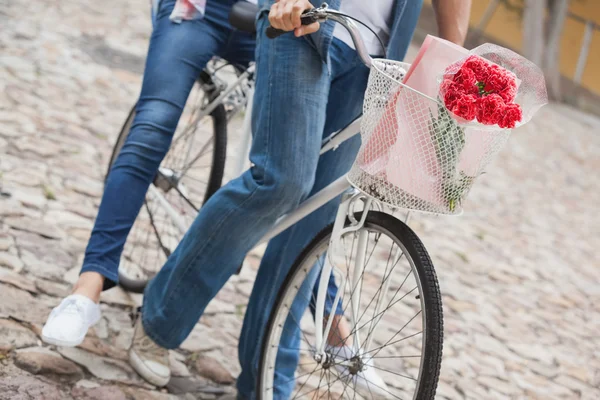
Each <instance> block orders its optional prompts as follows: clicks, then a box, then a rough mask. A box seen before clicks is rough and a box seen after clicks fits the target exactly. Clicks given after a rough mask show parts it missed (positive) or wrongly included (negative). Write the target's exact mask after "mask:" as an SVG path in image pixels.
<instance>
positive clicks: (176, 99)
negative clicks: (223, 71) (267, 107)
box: [81, 0, 255, 289]
mask: <svg viewBox="0 0 600 400" xmlns="http://www.w3.org/2000/svg"><path fill="white" fill-rule="evenodd" d="M233 3H235V0H218V1H217V0H209V1H208V2H207V8H206V14H205V18H204V19H202V20H199V21H185V22H184V23H181V24H175V23H172V22H171V21H169V15H170V14H171V11H172V10H173V7H174V5H175V0H162V1H161V3H160V6H159V8H158V10H156V15H155V26H154V30H153V32H152V36H151V38H150V46H149V49H148V56H147V59H146V68H145V72H144V79H143V83H142V91H141V94H140V97H139V100H138V102H137V108H136V116H135V119H134V121H133V124H132V127H131V131H130V133H129V136H128V137H127V140H126V142H125V144H124V146H123V149H122V151H121V153H120V154H119V156H118V157H117V159H116V161H115V163H114V165H113V167H112V169H111V172H110V174H109V175H108V179H107V181H106V186H105V190H104V194H103V196H102V202H101V203H100V209H99V211H98V215H97V217H96V222H95V224H94V228H93V230H92V235H91V237H90V240H89V243H88V246H87V249H86V252H85V258H84V262H83V267H82V269H81V272H87V271H94V272H98V273H100V274H102V275H103V276H104V277H105V278H106V281H105V282H106V283H105V289H107V288H110V287H112V286H114V285H115V284H116V282H117V280H118V273H117V271H118V266H119V260H120V258H121V253H122V251H123V246H124V244H125V240H126V239H127V235H128V234H129V231H130V230H131V227H132V225H133V222H134V221H135V219H136V217H137V214H138V212H139V210H140V208H141V206H142V204H143V202H144V197H145V195H146V191H147V190H148V186H149V185H150V183H151V182H152V180H153V179H154V176H155V175H156V171H157V169H158V166H159V165H160V163H161V161H162V159H163V157H164V156H165V154H166V153H167V151H168V149H169V146H170V144H171V139H172V137H173V134H174V132H175V128H176V127H177V122H178V121H179V118H180V116H181V113H182V111H183V107H184V105H185V103H186V101H187V98H188V95H189V93H190V90H191V88H192V86H193V84H194V82H195V80H196V78H197V77H198V76H199V75H200V72H201V71H202V69H203V68H204V67H205V66H206V63H207V62H208V61H209V60H210V59H211V58H212V57H213V56H214V55H218V56H221V57H223V58H226V59H227V60H229V61H230V62H232V63H239V64H242V65H245V64H247V63H248V62H250V61H252V60H253V59H254V50H255V40H254V38H253V36H252V35H250V34H247V33H244V32H239V31H236V30H232V29H231V27H229V24H228V22H227V18H228V15H229V9H230V8H231V5H232V4H233Z"/></svg>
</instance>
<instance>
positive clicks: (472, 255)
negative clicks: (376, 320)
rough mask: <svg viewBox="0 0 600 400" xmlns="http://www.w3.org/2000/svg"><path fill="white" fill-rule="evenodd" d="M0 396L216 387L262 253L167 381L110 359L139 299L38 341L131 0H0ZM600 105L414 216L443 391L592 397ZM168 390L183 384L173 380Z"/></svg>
mask: <svg viewBox="0 0 600 400" xmlns="http://www.w3.org/2000/svg"><path fill="white" fill-rule="evenodd" d="M0 26H1V28H0V93H1V94H0V191H1V192H2V195H1V198H0V294H1V297H0V399H48V400H50V399H72V398H73V399H136V400H137V399H172V398H173V399H174V398H214V397H216V396H218V395H220V394H221V393H229V392H231V390H232V389H231V383H232V382H233V377H234V376H236V374H237V373H238V372H239V366H238V364H237V361H236V360H237V356H236V351H237V350H236V342H237V339H238V336H239V328H240V326H241V321H242V314H243V309H244V305H245V304H246V302H247V297H248V294H249V291H250V288H251V282H252V279H253V276H254V273H255V272H254V271H255V269H256V266H257V264H258V259H259V255H260V252H255V253H252V254H250V255H249V257H248V258H247V260H246V268H244V272H243V273H242V275H241V276H239V277H236V278H234V279H232V281H231V282H230V283H228V284H227V286H226V287H225V289H224V290H223V291H222V292H221V293H220V294H219V296H218V297H217V299H216V300H215V301H214V302H213V303H212V304H211V305H210V306H209V309H208V311H207V313H206V315H205V316H204V317H203V319H202V320H201V321H200V323H199V324H198V325H197V327H196V329H195V330H194V331H193V332H192V335H191V336H190V338H189V339H188V340H187V341H186V342H185V343H184V345H183V346H182V348H181V350H179V351H177V352H172V357H171V358H172V361H173V363H174V365H175V368H174V375H176V376H177V378H176V379H175V380H174V382H175V383H176V384H175V385H174V386H172V390H173V391H175V392H176V391H177V390H180V393H170V394H168V393H166V392H165V391H162V392H160V391H157V390H155V389H154V388H152V387H150V386H147V385H146V384H144V383H143V382H142V381H141V380H140V379H139V378H138V377H137V376H136V374H135V373H134V372H133V371H132V370H131V368H130V367H129V366H128V365H127V363H126V362H125V360H126V349H127V346H128V344H129V341H130V339H131V335H132V328H131V320H130V316H129V312H130V311H131V309H132V307H133V306H134V305H135V304H136V303H139V301H140V299H139V298H138V297H135V296H131V295H129V294H127V293H125V292H123V291H121V290H120V289H113V290H111V291H108V292H106V293H105V294H104V295H103V298H102V309H103V312H104V317H103V319H102V320H101V321H100V323H99V324H98V325H97V326H96V327H95V328H94V329H93V331H92V332H91V334H90V335H89V337H88V338H87V339H86V340H85V342H84V343H83V344H82V345H81V346H80V347H79V348H76V349H56V348H53V347H48V346H44V345H42V343H41V341H40V340H39V332H40V327H41V324H42V323H43V322H44V320H45V318H46V316H47V313H48V311H49V310H50V308H51V307H53V306H54V305H56V304H57V302H58V301H59V299H60V298H61V297H62V296H64V295H65V294H66V293H68V291H69V285H70V284H71V283H72V282H74V280H75V279H76V276H77V272H78V269H79V267H80V263H81V259H82V253H83V251H84V248H85V245H86V240H87V238H88V236H89V233H90V229H91V227H92V223H93V219H94V215H95V209H96V207H97V206H98V203H99V198H100V195H101V192H102V179H103V176H104V172H105V166H106V165H107V162H108V156H109V155H110V149H111V146H112V143H113V142H114V140H115V137H116V134H117V132H118V130H119V128H120V124H121V122H122V121H123V120H124V118H125V117H126V115H127V111H128V109H129V107H130V106H131V104H132V103H133V102H134V101H135V99H136V95H137V93H138V91H139V85H140V72H141V70H142V67H143V57H144V53H145V50H146V46H147V38H148V33H149V28H150V25H149V19H148V9H147V4H146V2H144V1H140V0H133V1H117V0H106V1H104V2H94V1H91V0H79V1H74V0H65V1H57V0H47V1H40V0H38V1H32V2H26V1H24V0H15V1H10V2H8V1H3V2H0ZM599 132H600V120H598V119H596V118H594V117H590V116H587V115H585V114H582V113H580V112H578V111H576V110H573V109H571V108H568V107H565V106H560V105H551V106H548V107H546V108H544V109H542V111H541V112H540V113H539V114H538V116H537V119H536V121H535V122H534V123H532V124H530V125H528V126H527V127H525V128H524V129H522V130H521V131H518V132H516V133H515V135H514V136H513V138H512V139H511V141H510V143H509V144H508V146H507V147H508V148H507V149H505V150H504V151H503V152H502V154H501V155H500V156H499V158H498V160H496V162H495V163H494V165H493V167H492V168H490V171H489V173H488V174H486V175H485V176H484V177H483V178H482V179H481V182H480V183H479V184H478V185H476V187H475V188H474V190H473V192H472V194H471V197H470V199H469V201H468V204H467V212H466V213H465V215H464V216H462V217H461V218H433V217H422V216H417V217H415V218H413V221H412V222H411V225H412V226H413V228H414V229H415V230H416V231H417V232H418V234H419V235H420V236H421V237H422V238H423V240H424V242H425V244H426V246H427V248H428V249H429V250H430V253H431V255H432V257H433V260H434V264H435V265H436V268H437V271H438V276H439V279H440V284H441V290H442V293H443V300H444V306H445V310H444V311H445V343H444V344H445V346H444V359H443V364H442V375H441V381H440V385H439V390H438V398H441V399H461V398H468V399H478V400H480V399H525V398H527V399H589V400H591V399H598V398H600V334H599V333H598V332H600V258H599V256H598V252H597V249H598V248H600V241H599V233H600V230H599V229H598V226H600V217H599V216H598V215H599V213H598V204H600V184H599V179H600V178H599V176H598V173H599V171H600V136H599V135H598V133H599ZM184 392H188V393H187V394H185V393H184Z"/></svg>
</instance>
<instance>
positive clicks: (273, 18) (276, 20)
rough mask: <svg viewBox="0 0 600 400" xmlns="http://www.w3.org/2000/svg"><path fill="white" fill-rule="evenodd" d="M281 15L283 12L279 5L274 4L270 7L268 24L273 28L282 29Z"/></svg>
mask: <svg viewBox="0 0 600 400" xmlns="http://www.w3.org/2000/svg"><path fill="white" fill-rule="evenodd" d="M282 14H283V10H282V7H281V3H276V4H274V5H273V7H271V11H270V12H269V22H270V23H271V26H272V27H273V28H277V29H284V26H283V23H282V20H281V18H282Z"/></svg>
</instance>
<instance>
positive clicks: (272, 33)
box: [265, 26, 288, 39]
mask: <svg viewBox="0 0 600 400" xmlns="http://www.w3.org/2000/svg"><path fill="white" fill-rule="evenodd" d="M284 33H288V31H283V30H281V29H277V28H273V27H272V26H269V27H268V28H267V29H266V31H265V34H266V35H267V37H268V38H269V39H275V38H277V37H279V36H281V35H283V34H284Z"/></svg>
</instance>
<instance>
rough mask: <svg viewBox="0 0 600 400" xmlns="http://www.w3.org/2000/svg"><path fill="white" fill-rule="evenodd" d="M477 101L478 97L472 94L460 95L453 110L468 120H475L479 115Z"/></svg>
mask: <svg viewBox="0 0 600 400" xmlns="http://www.w3.org/2000/svg"><path fill="white" fill-rule="evenodd" d="M477 101H478V100H477V97H475V96H473V95H470V94H466V95H463V96H460V97H459V98H458V100H457V101H456V103H455V104H454V107H453V108H452V112H453V113H454V114H455V115H457V116H459V117H461V118H463V119H465V120H467V121H473V120H474V119H475V116H476V115H477Z"/></svg>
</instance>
